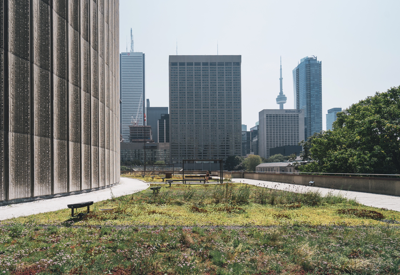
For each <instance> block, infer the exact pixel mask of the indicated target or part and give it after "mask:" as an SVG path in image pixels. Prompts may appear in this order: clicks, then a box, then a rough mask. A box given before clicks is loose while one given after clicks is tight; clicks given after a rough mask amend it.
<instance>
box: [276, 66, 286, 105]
mask: <svg viewBox="0 0 400 275" xmlns="http://www.w3.org/2000/svg"><path fill="white" fill-rule="evenodd" d="M280 73H281V77H280V78H279V83H280V90H279V95H278V97H277V98H276V104H279V109H281V110H282V109H283V104H285V103H286V99H287V98H286V96H285V95H284V94H283V86H282V80H283V78H282V59H281V70H280Z"/></svg>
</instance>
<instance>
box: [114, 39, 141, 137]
mask: <svg viewBox="0 0 400 275" xmlns="http://www.w3.org/2000/svg"><path fill="white" fill-rule="evenodd" d="M131 37H132V33H131ZM120 59H121V60H120V61H121V63H120V64H121V65H120V66H121V68H120V73H121V77H120V82H121V84H120V94H121V95H120V97H121V118H120V119H121V120H120V123H121V126H120V131H121V136H122V138H123V139H124V141H125V142H128V141H129V126H130V125H132V124H133V125H145V123H144V116H145V108H146V106H145V104H144V102H145V96H146V93H145V54H144V53H141V52H133V39H132V40H131V51H130V52H124V53H121V54H120Z"/></svg>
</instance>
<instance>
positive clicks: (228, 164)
mask: <svg viewBox="0 0 400 275" xmlns="http://www.w3.org/2000/svg"><path fill="white" fill-rule="evenodd" d="M242 161H243V158H242V157H240V156H229V157H227V158H226V160H225V163H224V166H225V167H224V168H225V170H228V171H232V170H237V167H238V166H239V164H241V163H242Z"/></svg>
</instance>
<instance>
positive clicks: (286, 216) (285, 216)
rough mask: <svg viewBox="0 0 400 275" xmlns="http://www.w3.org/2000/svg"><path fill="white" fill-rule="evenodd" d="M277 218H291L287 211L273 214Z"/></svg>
mask: <svg viewBox="0 0 400 275" xmlns="http://www.w3.org/2000/svg"><path fill="white" fill-rule="evenodd" d="M272 216H273V217H274V218H275V219H288V220H290V217H289V215H288V214H285V213H278V214H273V215H272Z"/></svg>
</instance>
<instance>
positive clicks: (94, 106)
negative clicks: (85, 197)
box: [90, 0, 100, 188]
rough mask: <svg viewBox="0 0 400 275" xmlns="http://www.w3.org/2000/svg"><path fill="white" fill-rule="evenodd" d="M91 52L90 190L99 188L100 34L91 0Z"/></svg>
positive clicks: (94, 6) (96, 7)
mask: <svg viewBox="0 0 400 275" xmlns="http://www.w3.org/2000/svg"><path fill="white" fill-rule="evenodd" d="M90 1H91V2H90V25H91V27H90V30H91V33H90V46H91V48H90V51H91V121H92V124H91V165H92V167H91V168H92V170H91V175H92V181H91V186H90V188H95V187H99V120H100V119H99V114H100V112H99V53H98V50H99V45H98V44H99V43H98V41H99V32H98V5H97V2H96V1H93V0H90Z"/></svg>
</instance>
